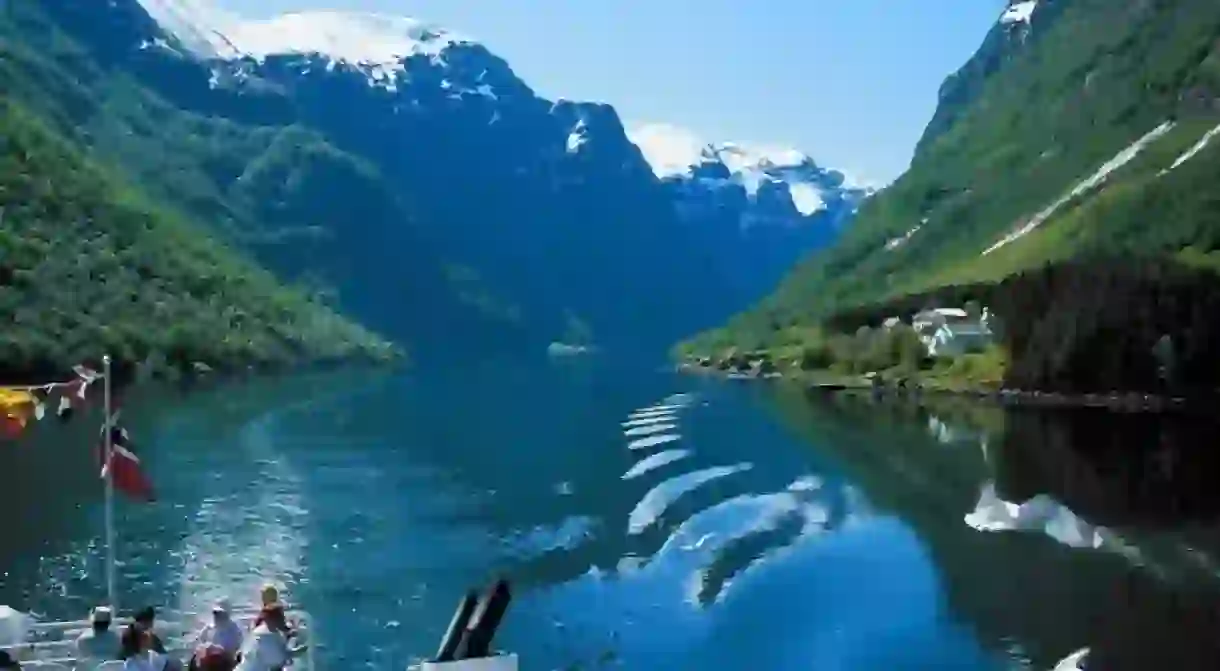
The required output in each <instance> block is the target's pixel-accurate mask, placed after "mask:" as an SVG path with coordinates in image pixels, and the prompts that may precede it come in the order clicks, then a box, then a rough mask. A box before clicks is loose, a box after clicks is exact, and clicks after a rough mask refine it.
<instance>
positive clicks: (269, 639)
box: [237, 604, 305, 671]
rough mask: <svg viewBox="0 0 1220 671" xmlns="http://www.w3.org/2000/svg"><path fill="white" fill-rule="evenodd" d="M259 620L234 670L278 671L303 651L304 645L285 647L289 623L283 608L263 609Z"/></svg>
mask: <svg viewBox="0 0 1220 671" xmlns="http://www.w3.org/2000/svg"><path fill="white" fill-rule="evenodd" d="M260 619H261V622H260V624H259V625H258V626H257V627H255V628H254V631H253V632H251V633H250V637H249V638H248V639H246V644H245V646H244V647H243V648H242V653H241V663H240V664H238V665H237V671H277V670H279V669H283V668H284V667H285V666H288V664H290V663H291V661H292V658H293V657H295V656H296V655H298V654H300V653H301V652H302V651H304V650H305V646H299V647H296V648H290V647H288V637H287V636H286V633H287V631H288V620H287V617H286V616H285V615H284V607H283V606H281V605H279V604H271V605H270V606H268V607H266V608H264V609H263V612H262V613H261V614H260Z"/></svg>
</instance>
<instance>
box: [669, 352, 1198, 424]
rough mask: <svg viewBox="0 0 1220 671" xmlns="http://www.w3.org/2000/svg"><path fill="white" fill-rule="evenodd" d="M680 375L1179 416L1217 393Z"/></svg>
mask: <svg viewBox="0 0 1220 671" xmlns="http://www.w3.org/2000/svg"><path fill="white" fill-rule="evenodd" d="M676 371H677V372H678V373H682V374H688V375H705V376H709V375H710V376H715V377H720V378H722V379H727V380H743V381H751V382H753V381H775V382H778V383H780V384H799V385H800V386H802V387H803V388H804V391H806V392H809V393H824V394H838V393H848V394H861V393H874V394H877V395H879V396H881V397H883V398H889V399H907V400H918V399H919V397H921V396H929V395H930V396H957V397H963V398H972V399H976V400H979V401H990V402H995V403H998V404H1000V405H1006V406H1022V407H1039V408H1103V409H1108V410H1113V411H1121V412H1152V413H1160V412H1175V411H1183V410H1190V409H1192V408H1196V407H1198V406H1200V405H1204V406H1206V407H1208V408H1214V407H1215V404H1216V402H1217V399H1218V395H1215V394H1213V395H1208V396H1195V397H1189V396H1166V395H1163V394H1149V393H1141V392H1111V393H1104V394H1103V393H1087V394H1069V393H1065V392H1049V391H1038V390H1026V389H1008V388H1002V387H1001V388H987V387H983V386H948V385H943V384H937V383H931V384H929V381H927V380H918V379H916V381H917V382H919V383H920V386H919V387H917V388H914V389H898V388H896V387H893V386H890V385H884V386H880V387H876V388H874V387H873V385H872V382H871V381H870V380H869V379H868V378H865V377H863V376H859V375H839V374H835V373H830V372H824V373H819V372H804V371H802V372H799V373H795V374H793V373H788V374H785V373H783V372H779V371H776V372H772V373H754V372H742V371H740V370H722V369H720V368H716V367H714V366H702V365H699V364H696V363H688V362H682V363H679V364H678V365H677V366H676Z"/></svg>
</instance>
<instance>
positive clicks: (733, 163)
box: [629, 123, 873, 229]
mask: <svg viewBox="0 0 1220 671" xmlns="http://www.w3.org/2000/svg"><path fill="white" fill-rule="evenodd" d="M629 137H630V138H631V140H632V142H634V143H635V144H636V145H637V146H639V147H640V150H641V151H642V152H643V153H644V157H645V158H646V159H647V160H648V162H649V164H650V165H651V166H652V169H653V172H654V173H656V175H657V177H659V178H660V179H661V180H663V181H664V182H665V184H666V185H667V187H668V188H669V190H670V191H671V192H672V193H673V194H674V197H675V203H676V204H677V205H678V207H679V209H680V211H681V212H682V214H683V215H684V216H686V217H696V218H697V217H706V216H717V215H719V216H724V215H725V214H726V212H727V213H729V214H730V215H732V216H735V217H736V219H737V221H738V222H739V223H740V224H741V227H742V228H743V229H747V228H749V227H751V226H754V225H766V224H774V225H782V226H800V225H815V224H817V225H826V226H832V227H837V226H838V225H840V224H841V223H843V222H844V221H845V220H846V219H847V218H848V217H850V216H851V215H852V214H854V213H855V210H856V209H857V208H858V207H859V204H860V202H861V201H862V200H864V198H866V197H868V196H869V195H871V194H872V193H873V189H872V188H869V187H865V186H862V185H857V184H854V183H852V182H850V181H849V180H848V178H847V177H846V175H844V174H843V173H842V172H840V171H837V170H830V169H826V168H822V167H821V166H819V165H818V164H817V163H816V162H814V160H813V159H812V158H810V157H809V156H807V155H805V154H803V153H801V152H799V151H797V150H795V149H788V148H783V147H768V146H754V145H744V144H738V143H735V142H724V143H719V144H713V143H706V142H704V141H703V140H702V139H700V138H698V137H697V136H696V135H694V134H693V133H691V132H690V131H688V130H686V129H683V128H680V127H677V126H673V125H669V124H658V123H652V124H643V125H638V126H635V127H633V128H632V129H630V131H629Z"/></svg>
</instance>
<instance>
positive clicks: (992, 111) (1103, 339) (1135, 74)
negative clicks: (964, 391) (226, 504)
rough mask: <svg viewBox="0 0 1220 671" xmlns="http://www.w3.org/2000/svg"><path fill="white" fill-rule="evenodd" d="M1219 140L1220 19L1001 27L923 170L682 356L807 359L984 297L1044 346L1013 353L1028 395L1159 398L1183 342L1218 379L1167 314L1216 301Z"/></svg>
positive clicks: (1088, 7)
mask: <svg viewBox="0 0 1220 671" xmlns="http://www.w3.org/2000/svg"><path fill="white" fill-rule="evenodd" d="M1217 130H1220V5H1218V4H1216V3H1214V2H1208V1H1206V0H1160V1H1157V2H1138V3H1125V2H1124V3H1115V2H1106V1H1103V0H1044V1H1043V2H1040V3H1039V8H1038V10H1037V11H1036V12H1035V13H1034V15H1033V19H1032V21H1031V22H1030V23H1029V24H1028V25H1023V24H1021V25H1003V24H997V25H996V26H995V27H994V28H993V29H992V31H991V33H989V35H988V36H987V38H986V40H985V41H984V43H983V45H982V47H981V48H980V50H979V52H978V53H977V54H976V55H975V57H974V58H973V59H971V61H970V62H969V63H967V64H966V65H965V66H963V68H962V69H961V70H960V71H959V72H958V73H955V74H954V75H953V76H952V77H950V79H949V80H948V81H947V82H946V84H945V86H944V87H943V88H942V91H941V103H940V107H939V109H938V110H937V114H936V117H935V118H934V120H933V122H932V123H931V124H929V127H928V129H927V132H926V133H925V136H924V138H923V140H921V142H920V144H919V147H918V150H917V152H916V155H915V157H914V159H913V161H912V164H911V167H910V169H909V170H908V171H907V172H906V173H905V174H904V175H902V176H901V177H900V178H899V179H898V180H897V181H896V182H894V183H893V184H892V185H890V186H889V187H887V188H886V189H884V190H883V191H882V192H880V193H879V194H878V195H877V196H876V197H874V198H873V199H872V200H870V201H869V202H867V203H866V204H865V205H864V206H863V207H862V209H861V212H860V215H859V218H858V219H857V220H856V221H855V222H854V223H853V226H852V228H851V229H850V231H849V232H848V233H847V234H845V236H844V237H843V238H842V239H841V240H840V241H839V242H838V243H837V244H836V245H834V246H833V247H832V248H831V249H830V250H828V251H827V252H825V253H820V254H817V255H815V256H813V257H812V258H810V259H809V260H807V261H806V262H804V263H802V264H800V265H799V266H798V267H797V268H795V269H794V270H793V271H792V273H790V275H789V276H788V278H787V279H786V280H785V281H784V282H783V283H782V284H781V286H780V287H779V288H778V289H777V290H776V292H775V293H774V294H773V295H771V296H770V297H769V298H767V299H766V300H764V301H763V302H761V303H760V304H759V305H758V306H757V307H756V308H754V309H752V310H750V311H748V312H746V313H743V314H741V315H738V316H737V317H735V318H734V319H732V320H731V321H730V322H729V323H728V324H726V325H725V326H724V327H723V328H721V329H718V330H715V331H712V332H708V333H704V334H700V335H699V336H697V337H695V338H693V339H692V340H690V341H689V342H687V343H684V344H683V346H682V347H681V348H680V350H681V351H683V352H687V353H690V352H702V353H709V352H714V351H723V350H724V349H725V348H726V347H737V348H739V349H747V350H748V349H772V350H776V349H784V348H789V349H790V348H791V347H792V346H793V345H794V343H793V340H794V338H797V337H798V336H796V335H795V334H799V333H802V332H803V333H807V334H817V338H818V339H821V338H824V337H825V334H826V333H827V332H832V333H833V332H836V328H828V325H830V324H832V323H834V324H839V325H841V322H842V320H841V319H839V318H838V317H837V316H838V315H841V314H843V313H849V314H851V313H859V312H861V311H863V312H868V310H869V309H870V308H867V307H864V308H862V307H861V306H873V305H878V304H884V303H887V302H889V301H894V302H895V303H894V304H895V305H899V304H903V305H906V306H910V305H915V304H918V305H919V307H921V308H922V307H958V306H960V305H961V302H960V300H959V299H960V297H961V296H962V295H965V294H976V295H980V296H986V297H980V298H979V299H978V300H979V301H980V302H982V303H983V304H984V305H989V306H990V307H991V309H992V310H993V312H995V313H997V314H1002V315H1003V317H1004V319H1002V321H1003V322H1004V323H1005V324H1008V325H1011V324H1014V323H1015V324H1024V325H1029V326H1028V328H1030V329H1032V332H1031V334H1029V335H1028V337H1026V335H1024V334H1017V335H1016V336H1013V337H1015V338H1016V340H1014V341H1013V342H1011V343H1010V344H1011V346H1012V347H1015V348H1016V349H1015V350H1014V351H1009V352H1005V353H1003V358H1004V359H1006V362H1005V369H1006V372H1005V373H1004V376H1005V379H1006V380H1008V382H1009V383H1011V384H1019V385H1022V386H1029V387H1031V388H1064V389H1067V388H1070V389H1076V390H1082V389H1085V388H1089V389H1090V390H1096V391H1108V390H1109V388H1110V387H1111V386H1115V387H1117V388H1127V387H1133V388H1134V387H1147V386H1148V385H1149V384H1150V383H1149V382H1148V375H1149V374H1148V373H1147V371H1141V370H1137V369H1138V368H1139V367H1141V366H1145V363H1142V362H1143V361H1144V359H1143V358H1141V357H1140V356H1135V355H1134V354H1133V352H1134V351H1135V350H1141V348H1145V345H1149V346H1150V345H1151V343H1147V342H1146V341H1147V340H1148V338H1150V337H1152V336H1151V334H1152V333H1153V332H1169V331H1173V330H1174V329H1179V330H1178V331H1176V332H1175V333H1176V340H1175V342H1176V343H1177V344H1178V345H1179V346H1180V347H1187V349H1188V350H1189V351H1190V352H1191V354H1189V356H1190V357H1202V358H1198V359H1194V358H1192V359H1191V360H1192V361H1196V360H1197V361H1204V360H1206V361H1211V358H1210V357H1211V356H1212V355H1211V354H1204V351H1205V350H1206V349H1207V346H1206V344H1205V343H1204V342H1203V341H1202V340H1198V338H1201V336H1196V335H1191V334H1192V333H1196V332H1197V333H1204V332H1207V329H1209V328H1211V327H1210V326H1205V325H1204V320H1203V319H1202V317H1200V318H1198V319H1195V320H1194V321H1190V320H1188V319H1187V317H1186V316H1182V315H1181V311H1182V310H1186V311H1187V312H1189V310H1190V309H1188V308H1178V309H1175V310H1176V311H1171V312H1172V314H1173V315H1174V316H1173V317H1169V316H1166V315H1169V314H1170V312H1165V310H1164V309H1162V308H1160V307H1158V303H1157V301H1158V300H1159V299H1160V298H1161V297H1172V296H1187V295H1189V296H1191V298H1190V300H1194V299H1195V298H1196V297H1198V298H1199V300H1203V301H1205V304H1207V303H1206V301H1207V300H1210V299H1209V298H1206V297H1208V296H1211V295H1212V294H1213V293H1214V290H1213V289H1211V288H1210V286H1211V285H1212V284H1214V283H1216V281H1217V280H1216V277H1215V276H1214V275H1213V274H1210V273H1207V272H1195V271H1194V270H1192V269H1191V268H1214V267H1216V265H1217V264H1216V252H1217V250H1220V197H1218V196H1217V195H1215V194H1216V191H1215V189H1214V185H1215V184H1216V183H1218V181H1220V142H1213V141H1212V138H1213V137H1214V136H1216V132H1217ZM1031 224H1032V227H1031ZM1018 231H1025V232H1024V234H1022V235H1014V234H1015V233H1017V232H1018ZM1005 239H1008V240H1010V241H1008V242H1006V243H1005V244H1002V245H998V246H997V244H998V243H1000V242H1001V241H1002V240H1005ZM1048 265H1049V266H1051V268H1049V269H1045V267H1046V266H1048ZM1037 278H1041V279H1037ZM1089 278H1091V280H1095V281H1098V282H1101V283H1102V284H1103V285H1105V286H1108V288H1104V289H1103V288H1099V287H1093V286H1091V285H1089V284H1088V282H1089V281H1091V280H1090V279H1089ZM1160 282H1164V283H1166V286H1165V288H1163V289H1158V288H1157V287H1156V285H1157V283H1160ZM1106 283H1110V284H1109V285H1106ZM1187 286H1190V287H1192V288H1191V289H1189V290H1187V289H1186V287H1187ZM987 287H995V288H987ZM1038 287H1041V288H1038ZM1162 293H1163V294H1164V296H1162V295H1161V294H1162ZM1080 295H1087V296H1091V300H1093V301H1094V302H1096V303H1097V304H1096V305H1092V306H1090V305H1085V304H1084V302H1083V299H1081V298H1080V297H1079V296H1080ZM1183 300H1186V299H1183ZM904 301H905V303H904ZM988 301H993V302H995V303H996V304H995V305H991V304H990V303H989V302H988ZM1006 301H1007V302H1006ZM1023 310H1027V311H1029V312H1021V311H1023ZM1132 312H1133V313H1134V314H1131V315H1130V317H1129V319H1127V320H1126V321H1124V318H1123V315H1124V314H1125V313H1132ZM1003 313H1007V314H1003ZM1152 315H1156V316H1155V317H1153V316H1152ZM906 316H909V315H906ZM1188 321H1189V324H1190V325H1189V326H1188V325H1187V323H1188ZM1075 322H1079V324H1075V325H1074V326H1072V327H1071V328H1069V327H1068V324H1069V323H1075ZM1015 328H1018V329H1021V328H1026V326H1017V327H1015ZM1126 329H1133V330H1134V331H1133V332H1132V333H1129V334H1128V333H1126V331H1125V330H1126ZM1115 330H1117V332H1118V334H1119V335H1120V336H1121V337H1118V336H1116V334H1115ZM1161 334H1163V333H1158V335H1157V338H1159V337H1160V335H1161ZM1188 341H1189V342H1190V343H1193V344H1190V345H1189V346H1187V344H1186V343H1187V342H1188ZM1141 351H1142V350H1141ZM1069 360H1070V361H1069ZM1123 362H1127V363H1123ZM1127 365H1129V366H1132V367H1133V368H1132V370H1130V371H1126V372H1122V373H1119V372H1117V369H1118V368H1121V367H1122V366H1127ZM1187 367H1190V368H1194V369H1195V370H1197V371H1200V372H1198V373H1197V375H1205V376H1206V375H1211V376H1213V378H1210V379H1209V381H1208V382H1207V383H1206V385H1204V386H1215V382H1216V381H1217V379H1216V378H1215V377H1214V376H1220V370H1217V369H1216V368H1215V367H1214V366H1213V367H1211V368H1207V367H1201V368H1196V367H1195V366H1187ZM1093 369H1098V370H1097V371H1094V370H1093ZM1192 375H1196V373H1192ZM1181 383H1182V384H1187V385H1189V386H1198V385H1201V384H1204V382H1203V381H1202V380H1200V379H1191V380H1189V381H1187V380H1182V381H1181Z"/></svg>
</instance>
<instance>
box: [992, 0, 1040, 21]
mask: <svg viewBox="0 0 1220 671" xmlns="http://www.w3.org/2000/svg"><path fill="white" fill-rule="evenodd" d="M1037 8H1038V0H1022V1H1021V2H1017V3H1013V4H1012V5H1010V6H1009V7H1008V9H1006V10H1004V13H1003V14H1001V15H1000V23H1003V24H1010V23H1029V21H1030V19H1032V18H1033V17H1034V10H1035V9H1037Z"/></svg>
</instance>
